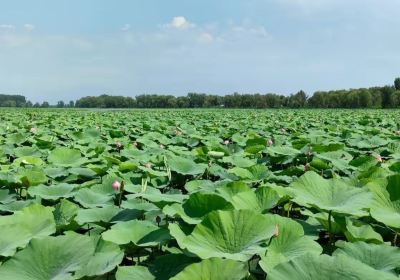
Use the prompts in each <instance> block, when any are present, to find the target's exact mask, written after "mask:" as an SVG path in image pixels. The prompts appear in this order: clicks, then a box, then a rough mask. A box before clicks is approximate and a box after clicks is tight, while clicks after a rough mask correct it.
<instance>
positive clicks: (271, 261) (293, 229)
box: [259, 215, 322, 273]
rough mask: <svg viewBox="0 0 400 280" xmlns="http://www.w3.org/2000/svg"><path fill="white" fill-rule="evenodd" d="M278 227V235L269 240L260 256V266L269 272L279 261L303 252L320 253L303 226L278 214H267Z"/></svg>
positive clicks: (282, 261)
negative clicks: (305, 233) (306, 234)
mask: <svg viewBox="0 0 400 280" xmlns="http://www.w3.org/2000/svg"><path fill="white" fill-rule="evenodd" d="M267 216H268V218H269V219H270V220H271V221H273V223H275V225H276V226H277V227H278V236H277V237H275V238H273V239H272V240H271V244H269V245H268V248H267V252H266V254H265V255H262V256H261V260H260V262H259V264H260V266H261V268H262V269H263V270H264V271H265V272H267V273H269V272H271V270H272V269H273V268H274V267H275V266H277V265H278V264H280V263H284V262H287V261H289V260H292V259H294V258H296V257H299V256H302V255H305V254H308V253H309V254H316V255H320V254H321V253H322V247H321V246H320V245H319V244H318V243H317V242H315V241H314V240H313V238H312V237H309V236H305V235H304V230H303V227H302V226H301V225H300V224H299V223H297V222H296V221H294V220H292V219H289V218H285V217H281V216H278V215H267Z"/></svg>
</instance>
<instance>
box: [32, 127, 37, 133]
mask: <svg viewBox="0 0 400 280" xmlns="http://www.w3.org/2000/svg"><path fill="white" fill-rule="evenodd" d="M30 131H31V133H37V131H38V129H37V128H36V127H32V128H31V130H30Z"/></svg>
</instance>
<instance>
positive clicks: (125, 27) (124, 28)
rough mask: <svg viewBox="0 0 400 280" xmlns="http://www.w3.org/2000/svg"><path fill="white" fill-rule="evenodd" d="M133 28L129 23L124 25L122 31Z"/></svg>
mask: <svg viewBox="0 0 400 280" xmlns="http://www.w3.org/2000/svg"><path fill="white" fill-rule="evenodd" d="M131 28H132V26H131V25H130V24H129V23H127V24H125V25H124V26H122V28H121V31H129V30H130V29H131Z"/></svg>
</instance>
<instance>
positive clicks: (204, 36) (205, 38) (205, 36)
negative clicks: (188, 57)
mask: <svg viewBox="0 0 400 280" xmlns="http://www.w3.org/2000/svg"><path fill="white" fill-rule="evenodd" d="M197 40H198V41H199V42H200V43H211V42H212V41H214V37H213V36H212V35H211V34H210V33H208V32H203V33H201V34H200V35H199V36H198V37H197Z"/></svg>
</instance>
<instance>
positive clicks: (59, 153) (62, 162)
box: [47, 147, 86, 167]
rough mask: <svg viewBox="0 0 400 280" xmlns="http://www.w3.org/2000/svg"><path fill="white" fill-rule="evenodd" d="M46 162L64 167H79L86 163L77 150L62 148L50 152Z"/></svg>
mask: <svg viewBox="0 0 400 280" xmlns="http://www.w3.org/2000/svg"><path fill="white" fill-rule="evenodd" d="M47 160H48V161H49V162H50V163H52V164H54V165H56V166H65V167H70V166H79V165H81V164H82V163H84V162H85V161H86V160H85V159H84V158H82V156H81V152H80V151H79V150H76V149H69V148H64V147H62V148H56V149H54V150H53V151H51V152H50V154H49V156H48V158H47Z"/></svg>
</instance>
